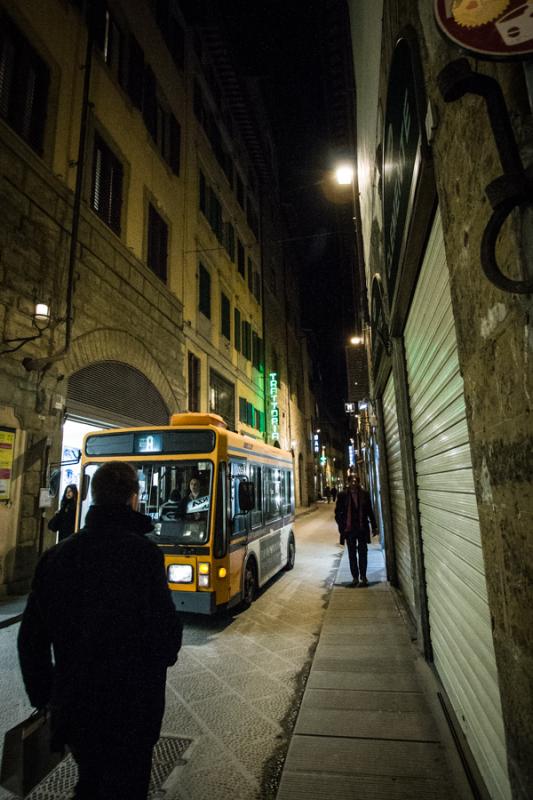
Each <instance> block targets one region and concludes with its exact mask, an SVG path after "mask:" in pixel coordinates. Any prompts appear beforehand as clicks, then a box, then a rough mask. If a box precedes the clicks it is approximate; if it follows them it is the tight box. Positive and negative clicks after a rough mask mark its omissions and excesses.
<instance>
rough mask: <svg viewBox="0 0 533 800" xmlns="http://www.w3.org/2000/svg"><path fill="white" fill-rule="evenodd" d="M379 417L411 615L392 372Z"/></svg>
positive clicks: (399, 561) (401, 578)
mask: <svg viewBox="0 0 533 800" xmlns="http://www.w3.org/2000/svg"><path fill="white" fill-rule="evenodd" d="M383 417H384V421H385V440H386V442H387V467H388V472H389V491H390V503H391V513H392V527H393V537H394V551H395V554H396V568H397V571H398V581H399V584H400V588H401V589H402V591H403V593H404V595H405V598H406V600H407V602H408V603H409V607H410V608H411V611H412V614H413V618H414V617H415V594H414V585H413V576H412V571H411V548H410V545H409V532H408V529H407V513H406V510H405V491H404V484H403V472H402V462H401V456H400V434H399V431H398V417H397V414H396V399H395V397H394V380H393V377H392V373H391V375H390V377H389V380H388V381H387V385H386V386H385V391H384V393H383Z"/></svg>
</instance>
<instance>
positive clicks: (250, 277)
mask: <svg viewBox="0 0 533 800" xmlns="http://www.w3.org/2000/svg"><path fill="white" fill-rule="evenodd" d="M248 289H249V290H250V291H251V292H253V290H254V264H253V261H252V259H251V258H249V259H248Z"/></svg>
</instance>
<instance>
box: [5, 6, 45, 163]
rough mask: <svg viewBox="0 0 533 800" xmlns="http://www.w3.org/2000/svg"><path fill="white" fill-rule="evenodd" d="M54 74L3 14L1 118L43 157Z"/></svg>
mask: <svg viewBox="0 0 533 800" xmlns="http://www.w3.org/2000/svg"><path fill="white" fill-rule="evenodd" d="M49 83H50V72H49V69H48V67H47V65H46V64H45V62H44V61H43V60H42V59H41V58H40V57H39V56H38V55H37V53H36V51H35V50H34V49H33V47H31V45H30V43H29V42H28V41H27V40H26V38H25V37H24V36H23V34H22V33H21V32H20V31H19V29H18V28H17V27H16V26H15V25H14V24H13V23H12V22H11V20H10V19H9V17H8V16H7V15H6V14H2V13H1V12H0V117H1V118H2V119H3V120H4V121H5V122H6V123H7V124H8V125H9V126H10V128H12V129H13V130H14V131H15V133H17V134H18V135H19V136H20V137H21V138H22V139H24V141H25V142H27V144H29V146H30V147H31V148H32V149H33V150H35V152H36V153H38V154H39V155H42V153H43V140H44V128H45V122H46V109H47V102H48V87H49Z"/></svg>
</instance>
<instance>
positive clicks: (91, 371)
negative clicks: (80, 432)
mask: <svg viewBox="0 0 533 800" xmlns="http://www.w3.org/2000/svg"><path fill="white" fill-rule="evenodd" d="M66 410H67V414H68V415H69V416H77V417H80V418H84V419H94V420H98V421H103V422H106V423H109V424H112V425H121V426H125V427H126V426H130V425H168V422H169V418H170V414H169V410H168V408H167V407H166V404H165V402H164V400H163V398H162V397H161V395H160V394H159V392H158V391H157V389H156V388H155V386H154V385H153V383H151V381H149V380H148V378H146V376H145V375H143V374H142V372H139V370H137V369H135V368H134V367H130V366H129V365H128V364H123V363H121V362H120V361H98V362H96V363H94V364H89V366H87V367H83V368H82V369H80V370H79V371H78V372H75V373H74V374H73V375H71V376H70V378H69V382H68V392H67V407H66Z"/></svg>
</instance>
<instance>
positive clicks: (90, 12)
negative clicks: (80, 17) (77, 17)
mask: <svg viewBox="0 0 533 800" xmlns="http://www.w3.org/2000/svg"><path fill="white" fill-rule="evenodd" d="M107 13H108V12H107V8H106V4H105V2H104V0H92V2H91V3H88V4H87V18H88V19H87V21H88V24H89V25H90V26H92V31H93V36H94V41H95V44H96V46H97V47H98V49H99V50H102V51H103V50H104V47H105V33H106V22H107Z"/></svg>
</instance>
